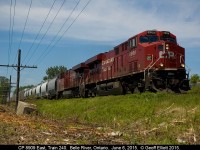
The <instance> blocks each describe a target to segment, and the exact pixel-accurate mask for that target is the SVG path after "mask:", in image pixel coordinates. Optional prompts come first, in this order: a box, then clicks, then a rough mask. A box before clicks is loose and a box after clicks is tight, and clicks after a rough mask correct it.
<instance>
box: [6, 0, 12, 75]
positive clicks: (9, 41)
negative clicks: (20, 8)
mask: <svg viewBox="0 0 200 150" xmlns="http://www.w3.org/2000/svg"><path fill="white" fill-rule="evenodd" d="M11 22H12V0H10V22H9V36H8V64H9V63H10V43H11V39H10V38H11V35H10V34H11V33H10V32H11ZM7 75H8V67H7V71H6V76H7Z"/></svg>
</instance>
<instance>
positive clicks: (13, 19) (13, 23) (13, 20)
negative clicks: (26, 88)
mask: <svg viewBox="0 0 200 150" xmlns="http://www.w3.org/2000/svg"><path fill="white" fill-rule="evenodd" d="M15 7H16V0H15V4H14V12H13V18H12V31H11V38H10V55H11V51H12V42H13V28H14V25H15ZM9 62H10V60H9ZM9 62H8V64H9Z"/></svg>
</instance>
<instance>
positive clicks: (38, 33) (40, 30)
mask: <svg viewBox="0 0 200 150" xmlns="http://www.w3.org/2000/svg"><path fill="white" fill-rule="evenodd" d="M55 2H56V0H54V2H53V4H52V6H51V8H50V9H49V12H48V14H47V16H46V18H45V20H44V22H43V24H42V26H41V28H40V30H39V32H38V33H37V35H36V37H35V39H34V41H33V43H32V44H31V46H30V48H29V50H28V53H27V54H26V56H25V57H24V60H23V61H25V60H26V58H27V56H28V54H29V53H30V50H31V49H32V47H33V45H34V44H35V41H36V40H37V38H38V36H39V34H40V32H41V31H42V28H43V26H44V24H45V23H46V20H47V18H48V17H49V14H50V12H51V10H52V8H53V6H54V4H55Z"/></svg>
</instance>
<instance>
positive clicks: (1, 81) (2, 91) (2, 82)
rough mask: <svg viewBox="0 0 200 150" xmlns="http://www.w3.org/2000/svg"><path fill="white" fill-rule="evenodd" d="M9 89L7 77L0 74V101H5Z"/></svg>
mask: <svg viewBox="0 0 200 150" xmlns="http://www.w3.org/2000/svg"><path fill="white" fill-rule="evenodd" d="M9 89H10V84H9V79H8V78H6V77H4V76H0V103H5V101H6V97H7V95H8V93H9ZM3 98H4V99H3Z"/></svg>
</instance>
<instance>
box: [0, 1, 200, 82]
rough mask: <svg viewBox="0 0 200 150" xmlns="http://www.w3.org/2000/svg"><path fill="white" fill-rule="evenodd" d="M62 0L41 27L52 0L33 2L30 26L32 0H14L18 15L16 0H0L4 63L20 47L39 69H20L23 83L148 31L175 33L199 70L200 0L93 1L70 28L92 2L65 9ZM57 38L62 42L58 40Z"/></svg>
mask: <svg viewBox="0 0 200 150" xmlns="http://www.w3.org/2000/svg"><path fill="white" fill-rule="evenodd" d="M63 1H64V0H56V1H55V4H54V6H53V8H52V11H51V12H50V14H49V16H48V18H47V19H46V21H45V23H44V25H43V28H41V27H42V24H43V22H44V20H45V18H46V16H47V14H48V12H49V10H50V8H51V6H52V4H53V2H54V0H33V1H32V5H31V6H32V7H31V9H30V12H29V16H28V20H27V23H26V26H25V22H26V18H27V14H28V11H29V6H30V2H31V0H16V7H15V16H14V19H13V14H14V2H15V0H12V7H11V9H10V5H11V0H0V20H1V21H0V34H1V36H0V45H1V46H0V52H1V53H0V64H8V63H9V64H17V58H16V56H17V51H18V49H19V48H20V49H21V50H22V65H29V66H32V65H36V66H37V67H38V68H37V69H24V70H22V71H21V82H20V85H30V84H33V85H36V84H38V83H40V82H41V81H42V78H43V77H44V76H45V71H46V69H47V68H48V67H51V66H59V65H64V66H66V67H67V68H68V69H69V68H71V67H73V66H74V65H76V64H78V63H80V62H82V61H85V60H87V59H88V58H90V57H92V56H94V55H96V54H98V53H100V52H105V51H108V50H111V49H112V48H113V47H114V46H116V45H118V44H120V43H122V42H123V41H125V40H127V39H128V38H129V37H131V36H133V35H135V34H137V33H140V32H142V31H145V30H149V29H150V30H151V29H157V30H165V31H170V32H172V33H174V34H175V35H176V36H177V40H178V43H179V45H181V46H182V47H184V48H185V50H186V65H187V66H188V67H189V69H190V70H191V71H190V74H194V73H197V74H200V67H199V65H200V60H199V57H200V0H171V1H170V0H142V1H141V0H91V2H90V3H89V5H88V6H87V7H86V9H85V10H84V11H83V12H82V13H81V14H80V16H79V17H78V18H77V20H76V21H75V22H74V23H73V24H72V25H71V27H70V28H69V26H70V24H71V23H72V22H73V21H74V19H75V18H76V17H77V15H78V14H79V13H80V12H81V10H82V9H83V8H84V6H85V5H86V4H87V2H88V0H81V1H80V2H79V0H66V1H65V3H64V5H63V6H62V7H61V5H62V3H63ZM78 2H79V3H78ZM77 3H78V6H77V7H76V8H75V11H74V12H73V13H72V15H71V16H70V18H69V19H68V21H67V22H66V24H64V22H65V20H66V19H67V18H68V17H69V15H70V13H71V12H72V10H73V9H74V7H75V6H76V4H77ZM60 7H61V9H60V11H59V13H58V15H57V17H55V15H56V13H57V12H58V10H59V8H60ZM10 10H11V18H10ZM54 17H55V20H54V22H53V23H52V24H51V22H52V20H53V19H54ZM10 20H11V24H10ZM13 20H14V26H13V27H12V23H13ZM50 24H51V25H50ZM63 24H64V26H63V28H62V30H60V28H61V27H62V25H63ZM24 27H25V30H24V35H23V38H22V40H21V37H22V33H23V29H24ZM68 28H69V29H68ZM40 29H41V32H40V34H39V35H38V38H37V39H36V40H35V42H34V39H35V38H36V37H37V34H38V33H39V31H40ZM59 30H60V32H59V33H58V31H59ZM12 31H13V32H12ZM65 31H66V32H65ZM57 33H58V35H57ZM64 33H65V34H64ZM9 35H10V36H9ZM44 35H45V36H44ZM56 35H57V36H56ZM9 37H10V40H9ZM55 37H56V38H55ZM54 38H55V39H56V40H58V39H59V38H60V40H59V41H58V42H57V43H54V42H52V40H53V39H54ZM20 40H21V44H20ZM9 41H10V42H9ZM9 43H10V46H9ZM33 43H34V44H33ZM32 44H33V46H32V47H31V45H32ZM19 45H20V46H19ZM48 46H49V47H48ZM46 52H47V54H46ZM43 54H44V55H43ZM9 75H12V80H13V82H14V81H16V71H15V70H14V69H12V68H8V69H7V68H4V67H1V68H0V76H7V77H8V78H9Z"/></svg>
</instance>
